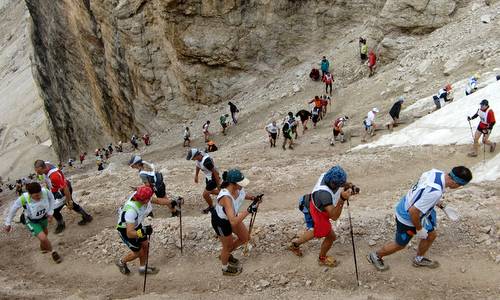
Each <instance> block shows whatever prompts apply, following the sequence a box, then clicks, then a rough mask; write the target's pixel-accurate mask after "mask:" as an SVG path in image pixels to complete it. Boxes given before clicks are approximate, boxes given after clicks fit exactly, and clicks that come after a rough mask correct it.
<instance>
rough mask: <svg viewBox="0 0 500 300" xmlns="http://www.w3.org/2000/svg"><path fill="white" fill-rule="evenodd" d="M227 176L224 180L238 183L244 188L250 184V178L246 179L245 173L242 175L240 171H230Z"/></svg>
mask: <svg viewBox="0 0 500 300" xmlns="http://www.w3.org/2000/svg"><path fill="white" fill-rule="evenodd" d="M225 175H226V176H225V177H226V178H224V181H226V182H229V183H236V184H238V185H240V186H242V187H245V186H247V185H248V184H249V183H250V180H248V178H245V176H244V175H243V173H241V171H240V170H238V169H231V170H228V171H227V172H226V174H225Z"/></svg>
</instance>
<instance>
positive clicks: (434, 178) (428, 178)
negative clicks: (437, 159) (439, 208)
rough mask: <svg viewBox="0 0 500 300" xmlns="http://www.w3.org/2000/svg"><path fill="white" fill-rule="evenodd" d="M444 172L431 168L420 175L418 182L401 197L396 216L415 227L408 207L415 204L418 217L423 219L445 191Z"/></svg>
mask: <svg viewBox="0 0 500 300" xmlns="http://www.w3.org/2000/svg"><path fill="white" fill-rule="evenodd" d="M444 185H445V174H444V172H443V171H440V170H436V169H432V170H430V171H427V172H425V173H423V174H422V176H420V179H419V180H418V182H417V183H416V184H415V185H414V186H413V187H412V188H411V189H410V190H409V191H408V193H406V195H405V196H403V197H402V198H401V200H400V201H399V203H398V204H397V206H396V218H397V219H398V221H399V222H401V223H403V224H405V225H406V226H411V227H415V225H414V224H413V222H412V221H411V216H410V213H409V212H408V211H409V209H410V207H412V206H415V207H416V208H417V209H418V210H419V211H420V212H421V217H420V219H421V220H422V221H424V220H423V219H424V218H427V217H428V216H429V215H430V214H431V211H432V209H433V208H434V206H435V205H436V204H438V203H439V201H440V200H441V197H442V196H443V193H444V192H445V188H444V187H445V186H444Z"/></svg>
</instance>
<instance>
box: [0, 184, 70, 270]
mask: <svg viewBox="0 0 500 300" xmlns="http://www.w3.org/2000/svg"><path fill="white" fill-rule="evenodd" d="M26 190H27V191H28V192H26V193H23V194H22V195H21V196H20V197H19V198H17V199H16V201H14V203H12V206H11V208H10V210H9V212H8V214H7V218H6V219H5V225H4V231H5V232H10V231H11V230H12V225H11V224H12V219H13V218H14V216H15V214H16V212H17V211H18V210H19V209H20V208H23V209H24V212H23V213H24V217H25V222H26V227H28V229H29V231H30V232H31V234H32V235H33V236H36V237H37V238H38V240H39V241H40V249H41V250H42V253H47V252H51V256H52V259H53V260H54V261H55V262H56V263H60V262H61V261H62V259H61V256H59V254H58V253H57V252H56V251H53V249H52V245H51V243H50V241H49V239H48V235H49V231H48V230H47V226H48V222H49V221H50V222H52V215H53V214H54V196H53V195H52V193H51V192H50V191H49V190H47V189H46V188H42V187H41V186H40V184H39V183H38V182H32V183H28V184H27V185H26Z"/></svg>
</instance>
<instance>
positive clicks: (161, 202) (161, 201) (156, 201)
mask: <svg viewBox="0 0 500 300" xmlns="http://www.w3.org/2000/svg"><path fill="white" fill-rule="evenodd" d="M171 202H172V200H170V198H169V197H168V196H167V195H165V197H163V198H156V197H155V198H153V199H151V203H153V204H158V205H165V206H170V203H171Z"/></svg>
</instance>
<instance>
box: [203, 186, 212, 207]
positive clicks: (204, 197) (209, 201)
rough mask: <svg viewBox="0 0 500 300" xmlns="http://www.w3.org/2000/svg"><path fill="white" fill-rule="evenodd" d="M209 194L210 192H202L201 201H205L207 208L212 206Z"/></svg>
mask: <svg viewBox="0 0 500 300" xmlns="http://www.w3.org/2000/svg"><path fill="white" fill-rule="evenodd" d="M211 194H212V193H211V192H210V191H207V190H204V191H203V199H205V202H207V204H208V206H209V207H212V206H213V204H214V203H213V201H212V197H211V196H210V195H211Z"/></svg>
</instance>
